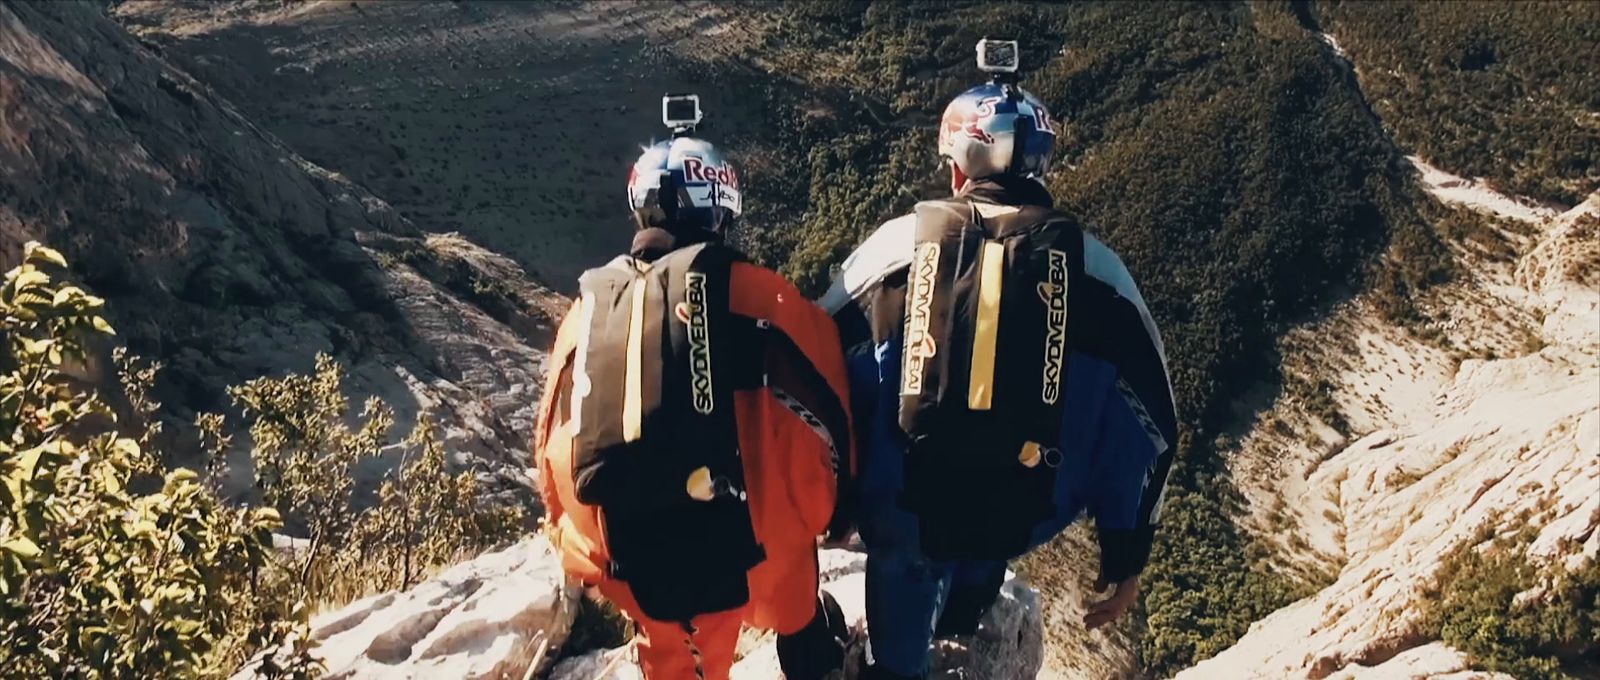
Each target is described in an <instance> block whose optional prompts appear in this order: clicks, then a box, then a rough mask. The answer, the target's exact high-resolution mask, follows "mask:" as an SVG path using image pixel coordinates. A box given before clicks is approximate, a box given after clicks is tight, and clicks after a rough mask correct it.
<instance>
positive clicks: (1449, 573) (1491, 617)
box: [1424, 532, 1600, 680]
mask: <svg viewBox="0 0 1600 680" xmlns="http://www.w3.org/2000/svg"><path fill="white" fill-rule="evenodd" d="M1532 538H1533V533H1532V532H1523V533H1522V534H1520V535H1518V536H1514V537H1506V538H1500V539H1497V540H1495V541H1493V542H1491V543H1490V544H1488V545H1487V546H1485V547H1484V548H1482V549H1480V548H1479V547H1478V546H1477V545H1475V542H1474V541H1464V542H1462V543H1461V544H1459V545H1457V546H1456V547H1455V548H1454V549H1452V550H1451V552H1450V553H1449V554H1447V555H1446V556H1445V558H1444V560H1443V562H1442V565H1441V567H1440V569H1439V572H1438V582H1437V586H1436V587H1435V588H1434V589H1433V592H1430V593H1428V597H1427V599H1426V600H1425V601H1426V602H1428V603H1429V605H1428V610H1427V614H1426V617H1425V624H1424V625H1425V627H1426V629H1427V630H1428V632H1429V633H1430V634H1431V635H1433V636H1436V637H1437V638H1438V639H1440V640H1443V641H1444V642H1446V643H1448V644H1449V645H1450V646H1452V647H1455V648H1457V649H1460V650H1461V651H1463V652H1466V653H1467V656H1468V657H1469V658H1470V659H1471V660H1472V662H1473V663H1474V665H1476V666H1478V667H1481V668H1484V669H1487V670H1492V671H1499V672H1502V673H1510V674H1512V675H1515V676H1516V677H1518V678H1523V679H1524V680H1545V679H1550V680H1554V679H1557V678H1568V677H1573V676H1574V675H1577V674H1578V673H1579V672H1580V671H1578V670H1577V669H1579V668H1592V666H1593V664H1594V663H1596V661H1597V659H1600V561H1597V560H1593V559H1590V560H1588V561H1587V563H1586V564H1584V565H1583V566H1582V567H1581V568H1579V569H1577V570H1576V571H1572V572H1566V571H1563V570H1562V569H1560V568H1559V567H1554V566H1550V565H1545V566H1540V565H1539V564H1537V563H1535V562H1533V561H1531V560H1530V559H1529V556H1528V553H1527V551H1528V544H1529V543H1530V542H1531V541H1532ZM1523 593H1537V595H1536V596H1535V597H1531V598H1527V599H1526V601H1520V602H1519V597H1518V596H1519V595H1521V594H1523ZM1524 597H1526V596H1524ZM1569 672H1570V673H1571V675H1569Z"/></svg>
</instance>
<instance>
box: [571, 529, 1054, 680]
mask: <svg viewBox="0 0 1600 680" xmlns="http://www.w3.org/2000/svg"><path fill="white" fill-rule="evenodd" d="M819 562H820V566H821V573H822V580H823V584H822V587H823V589H824V590H827V591H828V592H829V593H830V594H832V595H833V597H834V599H836V600H838V601H839V607H840V608H841V609H843V610H844V615H845V620H846V621H848V622H849V624H850V630H851V633H852V637H851V641H850V654H849V656H848V659H847V661H846V663H845V670H844V672H843V673H841V674H839V675H838V677H839V678H840V679H841V680H854V678H856V677H858V676H859V674H860V670H861V667H862V665H863V661H864V658H863V657H864V655H865V653H866V637H867V622H866V617H867V609H866V584H867V578H866V556H865V555H863V554H861V553H859V552H854V551H849V550H824V551H822V553H821V555H820V556H819ZM775 641H776V638H775V637H774V636H773V635H772V634H770V633H766V634H759V635H755V636H753V637H751V638H749V639H747V640H746V642H745V644H742V645H741V647H742V648H744V653H743V655H742V658H740V659H739V661H738V662H737V663H735V664H734V666H733V672H732V678H733V680H772V679H773V678H781V677H783V673H782V671H780V670H779V667H778V652H777V647H776V644H775ZM632 652H633V650H632V648H631V647H625V648H622V649H613V650H598V651H593V652H589V653H587V654H584V655H581V656H576V657H573V658H569V659H566V660H564V661H562V662H561V663H560V664H557V665H556V667H555V669H554V670H553V671H552V672H551V673H550V676H549V678H550V680H639V678H640V677H641V675H640V673H639V668H638V666H637V664H636V663H635V661H634V656H633V653H632ZM618 657H620V658H618ZM1043 664H1044V622H1043V618H1042V617H1041V615H1040V604H1039V593H1038V592H1037V591H1035V590H1034V589H1033V588H1031V587H1029V586H1028V584H1027V582H1026V581H1024V580H1022V579H1021V578H1019V577H1017V576H1015V575H1011V576H1010V577H1009V578H1008V579H1007V580H1006V583H1005V585H1003V586H1002V587H1001V589H1000V597H999V599H997V600H996V601H995V604H994V607H993V608H992V609H990V610H989V614H988V616H986V617H985V618H984V620H983V622H982V623H981V624H980V625H979V626H978V633H977V635H974V636H972V638H970V639H966V640H941V641H939V642H938V643H936V646H935V649H934V653H933V670H932V673H931V674H930V677H931V678H935V679H940V680H957V679H961V680H970V679H978V678H982V679H984V680H1021V679H1024V678H1027V679H1030V680H1031V679H1032V678H1034V677H1037V676H1038V675H1039V670H1040V668H1041V667H1042V666H1043ZM608 667H609V669H610V670H609V671H607V672H606V674H605V675H603V676H602V675H600V673H601V671H606V670H607V668H608Z"/></svg>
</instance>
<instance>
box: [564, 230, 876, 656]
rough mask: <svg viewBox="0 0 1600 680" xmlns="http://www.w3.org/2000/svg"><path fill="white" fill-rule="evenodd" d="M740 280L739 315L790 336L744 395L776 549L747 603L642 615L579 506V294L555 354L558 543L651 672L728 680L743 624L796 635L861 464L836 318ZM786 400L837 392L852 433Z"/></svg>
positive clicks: (597, 525) (744, 439)
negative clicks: (618, 619)
mask: <svg viewBox="0 0 1600 680" xmlns="http://www.w3.org/2000/svg"><path fill="white" fill-rule="evenodd" d="M731 276H732V280H731V285H730V286H729V289H730V300H729V305H730V307H731V311H732V312H733V313H734V314H737V315H740V316H744V317H748V318H751V319H764V320H766V321H768V322H770V323H771V324H772V328H773V329H774V330H776V331H779V332H781V333H782V334H783V335H785V336H787V338H788V339H789V341H790V342H789V343H770V345H771V346H770V347H769V348H768V349H767V353H766V358H765V361H764V363H765V367H766V372H767V376H766V380H765V381H764V386H763V387H760V388H758V389H749V390H741V391H739V392H737V393H736V395H735V404H736V405H735V419H736V421H737V427H738V432H739V446H740V449H741V451H742V458H743V460H744V464H745V482H746V484H747V491H748V493H749V502H750V511H751V519H752V524H753V526H754V529H755V535H756V539H757V541H758V542H760V543H761V545H762V548H763V549H764V550H765V552H766V560H765V561H763V562H761V563H760V564H758V565H756V566H755V568H753V569H751V570H750V572H749V576H748V578H749V589H750V600H749V602H748V603H747V604H746V605H745V606H744V607H742V608H740V609H735V610H731V611H725V612H717V613H711V614H702V615H700V616H697V617H695V618H694V619H693V620H692V621H691V622H689V624H688V625H684V624H683V623H681V622H668V621H656V620H652V619H650V618H648V617H645V616H644V615H643V614H642V612H641V611H640V609H639V606H638V605H637V603H636V602H635V601H634V598H633V595H632V592H631V591H630V590H629V587H628V584H627V583H626V582H623V581H619V580H616V579H613V578H611V577H610V575H609V570H608V568H607V567H608V565H609V561H610V560H609V557H608V552H607V549H606V540H605V534H604V532H603V531H602V528H601V527H602V526H603V522H604V517H603V513H602V512H601V511H600V509H599V508H598V507H596V506H591V505H584V504H581V503H579V502H578V500H577V493H576V491H575V489H574V484H573V475H572V436H573V431H572V428H571V427H570V425H571V424H570V422H569V414H570V409H569V408H568V407H567V405H568V404H569V403H570V399H571V396H570V395H571V384H572V364H573V361H574V358H575V351H576V348H577V347H578V346H580V343H579V339H580V338H579V334H581V333H584V332H587V331H586V329H585V328H582V324H581V323H579V322H577V321H575V320H576V319H580V318H582V315H581V312H582V309H581V305H582V300H581V299H580V300H578V301H577V302H574V303H573V306H572V309H571V310H569V312H568V314H567V316H566V319H564V320H563V321H562V324H561V327H560V329H559V330H558V331H557V333H556V343H555V349H554V350H553V351H552V352H551V354H550V365H549V372H548V377H547V379H546V383H545V384H546V389H545V392H544V400H543V402H542V404H541V405H540V409H539V420H538V423H537V433H536V435H535V437H536V439H535V449H534V451H535V456H536V458H537V463H538V465H539V470H540V473H541V478H542V484H543V494H544V501H545V504H546V506H547V510H548V513H549V514H548V517H547V520H548V522H549V524H548V526H549V531H550V534H551V540H552V541H553V542H554V543H555V544H556V547H557V548H558V549H559V550H560V551H561V556H562V566H563V568H564V569H565V570H566V572H567V574H568V575H569V576H571V577H572V578H574V579H576V580H578V581H581V582H582V583H584V584H585V585H593V586H598V587H599V589H600V592H601V593H602V594H603V595H604V596H605V597H606V598H608V599H610V600H611V601H612V602H614V603H615V604H616V605H617V606H618V607H620V608H621V609H622V610H623V611H624V612H626V613H627V614H628V615H629V617H630V618H632V619H633V620H634V622H635V623H636V624H637V629H638V635H639V638H640V639H639V640H638V649H639V661H640V664H641V665H642V666H643V669H644V675H645V677H646V678H648V679H649V680H679V679H688V678H704V679H705V680H725V679H726V678H727V677H728V672H729V669H730V668H731V666H732V665H733V654H734V647H735V645H736V643H737V640H738V635H739V629H740V624H741V623H745V624H749V625H750V626H752V627H756V628H763V629H771V630H774V631H777V632H778V633H780V634H789V633H793V632H795V631H798V630H800V629H801V628H803V627H805V626H806V624H807V623H808V622H810V621H811V619H812V617H813V615H814V613H815V611H816V606H817V585H818V584H817V552H816V551H817V537H818V536H819V535H820V534H822V533H823V532H824V531H826V529H827V526H828V522H829V519H830V517H831V516H832V514H833V512H834V506H835V501H836V499H837V489H838V477H839V475H840V474H845V475H848V474H850V473H851V471H852V470H853V466H854V451H853V436H852V434H851V433H850V432H849V431H848V428H849V424H848V411H849V408H848V404H849V391H848V390H849V387H848V383H847V382H846V376H845V365H844V357H843V355H842V352H841V349H840V345H839V338H838V330H837V327H836V326H835V325H834V323H833V321H832V319H830V318H829V317H828V315H827V314H826V313H825V312H823V311H822V309H820V308H818V307H817V306H816V305H814V304H812V303H811V302H810V301H808V300H807V299H806V298H805V297H804V296H802V295H801V294H800V292H799V291H798V290H797V289H795V287H794V286H793V285H791V284H790V283H789V282H788V281H786V280H784V279H783V277H781V276H779V275H778V274H776V273H775V272H772V271H770V270H767V269H763V268H761V267H757V266H755V265H752V264H748V263H743V262H736V263H734V265H733V269H732V272H731ZM798 362H804V363H803V364H802V363H798ZM803 370H812V371H815V372H816V374H819V375H821V377H822V378H823V381H824V382H825V383H826V385H827V386H828V389H830V390H831V391H832V392H833V394H831V395H817V394H812V393H810V392H811V391H812V388H809V387H807V385H815V384H817V383H816V381H805V380H802V379H800V378H799V377H798V375H797V372H798V371H803ZM784 396H787V397H790V398H791V401H793V402H798V403H799V404H800V405H802V406H808V405H813V404H816V403H817V402H818V400H820V399H836V400H837V403H838V404H843V405H844V408H843V409H842V412H843V413H844V414H845V416H844V417H845V429H846V430H847V431H845V432H832V433H830V432H829V431H828V430H827V428H825V427H822V426H820V425H819V424H818V423H817V422H816V420H815V419H811V420H810V422H808V419H807V418H805V417H803V416H802V415H800V414H799V413H798V412H797V411H796V410H794V409H793V408H792V407H791V406H788V405H786V404H785V402H784V401H783V400H782V397H784ZM812 411H813V412H818V411H817V409H815V408H813V409H812ZM830 440H831V445H830ZM836 466H842V469H840V468H836Z"/></svg>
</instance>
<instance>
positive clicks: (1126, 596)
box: [1083, 574, 1139, 630]
mask: <svg viewBox="0 0 1600 680" xmlns="http://www.w3.org/2000/svg"><path fill="white" fill-rule="evenodd" d="M1108 585H1110V584H1108V583H1106V581H1105V579H1096V580H1095V582H1094V589H1095V592H1101V593H1103V592H1105V590H1106V587H1107V586H1108ZM1138 601H1139V576H1138V575H1137V574H1135V575H1134V576H1131V577H1129V578H1128V580H1126V581H1123V582H1121V583H1118V584H1117V589H1116V590H1115V591H1113V592H1112V593H1111V597H1109V598H1106V599H1105V600H1102V601H1100V602H1095V601H1094V599H1093V598H1090V599H1089V600H1088V601H1085V602H1084V603H1083V604H1084V607H1085V608H1087V609H1088V610H1089V611H1088V612H1087V613H1085V614H1084V615H1083V625H1084V627H1085V628H1088V629H1089V630H1094V629H1096V628H1099V627H1101V626H1104V625H1106V624H1108V623H1111V622H1112V621H1116V620H1117V619H1120V618H1122V615H1123V614H1126V613H1128V610H1129V609H1132V608H1133V605H1134V603H1135V602H1138Z"/></svg>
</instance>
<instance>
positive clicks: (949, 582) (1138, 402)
mask: <svg viewBox="0 0 1600 680" xmlns="http://www.w3.org/2000/svg"><path fill="white" fill-rule="evenodd" d="M958 197H960V198H964V199H966V200H969V201H972V202H974V203H977V204H979V206H978V207H980V208H983V209H985V210H1005V209H1006V206H1016V205H1024V204H1026V205H1039V206H1045V207H1048V206H1050V204H1051V199H1050V196H1049V194H1048V193H1047V192H1046V191H1045V190H1044V189H1043V187H1042V186H1040V185H1039V184H1038V183H1036V182H1034V181H1032V180H1026V179H1017V180H1010V179H1002V180H978V181H974V182H971V183H969V184H968V187H967V188H966V190H964V191H963V192H962V194H960V195H959V196H958ZM915 220H916V217H915V215H906V216H903V217H900V218H897V219H894V220H890V221H889V222H887V223H885V224H884V225H883V226H881V227H880V228H879V229H878V230H877V231H876V232H875V233H874V234H872V235H871V236H870V237H869V238H868V239H867V240H866V241H865V242H864V243H863V244H862V245H861V246H860V247H859V248H858V249H857V250H856V252H854V253H853V254H852V255H851V256H850V258H849V259H848V260H847V261H846V263H845V265H844V269H843V270H842V271H841V272H840V274H839V276H838V277H837V278H836V280H835V282H834V284H833V287H832V288H831V289H830V290H829V291H828V292H827V293H826V294H825V295H824V296H823V298H822V300H821V301H820V302H821V303H822V305H823V307H824V308H826V309H827V310H828V311H829V312H830V313H832V314H833V316H834V319H835V320H836V321H837V322H838V324H839V326H840V336H841V338H842V339H843V341H844V343H845V352H846V359H847V362H848V364H849V371H850V382H851V392H852V394H851V399H852V402H853V403H852V408H853V409H854V411H855V417H856V419H855V422H856V423H857V424H858V427H857V430H858V432H859V433H860V436H861V437H862V438H863V441H861V442H860V444H861V445H860V446H859V447H858V450H859V451H861V455H862V458H861V462H860V469H859V476H858V485H859V486H858V488H857V489H856V494H854V495H855V498H856V501H855V502H856V503H857V508H856V514H857V523H858V525H859V528H860V532H861V536H862V539H863V541H864V542H865V543H866V546H867V552H868V559H867V619H868V630H869V636H870V642H871V644H870V650H871V656H872V659H873V662H874V664H875V665H876V666H877V667H879V668H881V669H884V670H887V671H889V672H892V673H894V674H897V675H901V676H906V677H913V678H914V677H920V676H922V675H924V674H926V673H927V671H928V658H929V649H930V645H931V643H932V641H933V639H934V637H935V636H936V635H938V636H945V635H961V634H970V633H972V632H974V631H975V630H976V629H977V626H978V622H979V620H980V619H981V618H982V616H983V614H984V613H985V612H986V611H987V610H988V608H989V606H990V605H991V604H992V603H993V602H994V600H995V597H996V596H997V594H998V592H999V588H1000V586H1001V585H1002V582H1003V580H1004V578H1005V572H1006V563H1005V562H1004V561H998V560H996V561H967V562H939V561H935V560H932V559H929V558H928V557H927V556H926V555H924V554H923V552H922V550H921V548H920V547H919V545H918V543H919V538H918V519H917V517H916V516H915V515H913V514H911V513H910V512H908V511H906V510H905V509H903V508H902V507H901V504H900V502H899V501H900V492H901V490H902V488H903V479H904V468H903V464H904V461H905V455H906V449H907V438H906V435H905V433H904V432H903V431H902V430H901V429H900V425H899V420H898V409H899V406H900V397H899V395H898V387H899V385H900V369H901V357H900V353H901V335H902V333H903V326H904V321H903V314H904V311H903V310H904V295H905V285H906V283H905V282H906V269H907V267H908V265H909V264H910V261H911V259H912V251H913V248H914V239H915V233H914V232H915ZM1082 267H1083V271H1082V272H1077V273H1075V274H1077V276H1076V277H1075V278H1074V281H1075V283H1074V288H1073V293H1072V296H1071V298H1070V302H1069V308H1068V317H1067V318H1068V325H1069V328H1071V329H1073V331H1072V332H1071V333H1069V340H1068V350H1069V353H1068V358H1067V371H1066V377H1065V378H1064V381H1065V382H1064V390H1063V395H1064V403H1065V404H1066V406H1065V407H1064V408H1063V409H1062V416H1061V417H1062V428H1061V432H1062V435H1061V437H1062V438H1061V442H1060V452H1061V458H1060V461H1059V468H1058V469H1057V471H1056V476H1055V488H1054V498H1053V501H1054V505H1055V508H1056V512H1055V516H1054V517H1053V518H1051V519H1049V520H1047V521H1044V522H1042V523H1040V524H1039V525H1037V526H1036V527H1035V528H1034V530H1033V533H1032V545H1033V547H1037V546H1038V545H1041V544H1043V543H1045V542H1047V541H1049V540H1050V539H1051V538H1052V537H1053V536H1055V535H1056V534H1057V533H1059V532H1060V531H1061V530H1062V529H1064V528H1066V526H1067V525H1068V524H1071V523H1072V522H1073V521H1074V520H1076V519H1077V518H1078V517H1080V516H1082V515H1085V514H1086V515H1088V516H1090V517H1092V518H1094V520H1095V527H1096V529H1097V533H1098V538H1099V543H1100V547H1101V553H1102V554H1101V574H1100V575H1101V576H1102V577H1103V578H1105V579H1106V580H1108V581H1110V582H1113V583H1114V582H1119V581H1122V580H1124V579H1127V578H1129V577H1132V576H1134V575H1136V574H1138V573H1139V572H1140V571H1142V570H1143V569H1144V567H1145V564H1146V562H1147V561H1148V560H1149V555H1150V544H1151V538H1152V536H1153V534H1154V526H1155V524H1156V522H1157V520H1158V518H1159V514H1160V506H1161V498H1162V495H1163V492H1164V489H1165V485H1166V478H1167V474H1168V472H1169V470H1170V468H1171V466H1172V458H1173V450H1174V448H1175V444H1176V442H1177V425H1176V416H1175V413H1174V409H1173V400H1172V392H1171V388H1170V386H1169V383H1168V379H1167V371H1166V365H1165V358H1164V350H1163V348H1162V345H1161V339H1160V335H1159V333H1158V332H1157V331H1156V328H1155V324H1154V322H1153V321H1152V320H1151V318H1150V313H1149V311H1148V309H1147V308H1146V307H1145V304H1144V301H1143V300H1142V299H1141V297H1140V295H1139V291H1138V288H1137V287H1136V286H1135V285H1134V283H1133V278H1132V277H1131V276H1130V275H1129V274H1128V271H1127V269H1126V267H1124V266H1123V264H1122V262H1121V261H1120V260H1119V259H1118V258H1117V256H1116V255H1115V254H1114V253H1112V252H1111V251H1110V250H1109V249H1108V248H1106V247H1105V246H1104V245H1102V244H1101V243H1100V242H1099V241H1097V240H1095V239H1094V238H1093V237H1092V236H1089V235H1088V234H1087V233H1085V234H1084V235H1083V258H1082ZM1001 351H1011V348H1004V347H1002V348H1001ZM950 502H951V503H960V502H962V499H959V498H952V499H950Z"/></svg>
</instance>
